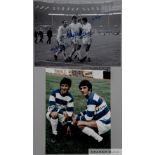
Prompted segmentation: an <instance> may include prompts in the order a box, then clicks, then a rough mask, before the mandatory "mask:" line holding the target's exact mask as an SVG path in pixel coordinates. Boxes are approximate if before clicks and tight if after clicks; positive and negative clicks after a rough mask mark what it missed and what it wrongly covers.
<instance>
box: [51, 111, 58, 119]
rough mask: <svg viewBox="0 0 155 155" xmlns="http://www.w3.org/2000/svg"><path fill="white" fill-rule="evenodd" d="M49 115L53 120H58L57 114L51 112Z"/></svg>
mask: <svg viewBox="0 0 155 155" xmlns="http://www.w3.org/2000/svg"><path fill="white" fill-rule="evenodd" d="M50 115H51V117H52V118H54V119H56V118H58V113H57V112H52V113H51V114H50Z"/></svg>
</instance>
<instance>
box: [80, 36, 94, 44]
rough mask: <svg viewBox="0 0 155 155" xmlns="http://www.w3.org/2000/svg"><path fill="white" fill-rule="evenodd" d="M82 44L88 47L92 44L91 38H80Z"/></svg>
mask: <svg viewBox="0 0 155 155" xmlns="http://www.w3.org/2000/svg"><path fill="white" fill-rule="evenodd" d="M82 43H83V44H84V45H85V44H86V45H87V44H88V45H90V44H91V43H92V38H90V37H83V38H82Z"/></svg>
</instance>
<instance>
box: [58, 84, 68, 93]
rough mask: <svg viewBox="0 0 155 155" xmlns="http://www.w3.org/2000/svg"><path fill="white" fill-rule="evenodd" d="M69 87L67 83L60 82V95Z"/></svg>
mask: <svg viewBox="0 0 155 155" xmlns="http://www.w3.org/2000/svg"><path fill="white" fill-rule="evenodd" d="M69 89H70V87H69V86H68V84H61V85H60V93H61V95H63V94H66V93H67V92H68V91H69Z"/></svg>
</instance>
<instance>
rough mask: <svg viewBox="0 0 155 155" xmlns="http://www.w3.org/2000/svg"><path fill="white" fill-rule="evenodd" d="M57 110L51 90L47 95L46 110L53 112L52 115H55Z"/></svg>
mask: <svg viewBox="0 0 155 155" xmlns="http://www.w3.org/2000/svg"><path fill="white" fill-rule="evenodd" d="M57 111H58V108H57V107H56V101H55V93H54V91H53V92H51V94H50V96H49V102H48V112H51V114H52V113H53V116H56V113H57Z"/></svg>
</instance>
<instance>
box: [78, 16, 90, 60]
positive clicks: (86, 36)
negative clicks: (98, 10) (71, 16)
mask: <svg viewBox="0 0 155 155" xmlns="http://www.w3.org/2000/svg"><path fill="white" fill-rule="evenodd" d="M91 43H92V27H91V24H90V23H88V21H87V18H86V17H83V18H82V44H83V48H84V49H85V51H86V55H85V56H84V57H83V58H82V59H81V60H80V62H84V61H85V60H86V59H87V60H88V62H90V61H91V59H90V57H89V49H90V46H91Z"/></svg>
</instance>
